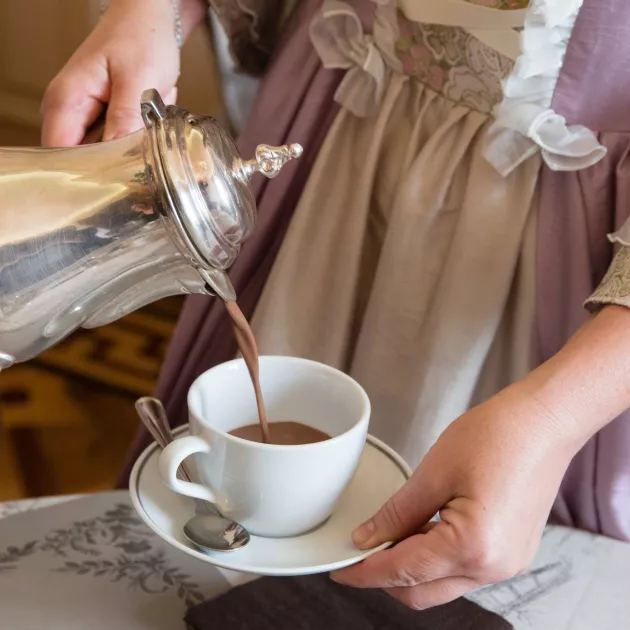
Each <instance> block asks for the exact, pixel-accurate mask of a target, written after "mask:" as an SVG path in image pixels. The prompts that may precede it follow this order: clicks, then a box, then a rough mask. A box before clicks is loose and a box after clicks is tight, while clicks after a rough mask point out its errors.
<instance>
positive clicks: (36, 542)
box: [0, 491, 630, 630]
mask: <svg viewBox="0 0 630 630" xmlns="http://www.w3.org/2000/svg"><path fill="white" fill-rule="evenodd" d="M249 579H251V577H250V576H243V575H241V574H235V573H231V572H229V571H223V570H220V569H217V568H215V567H212V566H211V565H208V564H206V563H203V562H201V561H199V560H197V559H195V558H191V557H190V556H188V555H186V554H184V553H181V552H180V551H178V550H176V549H173V548H171V547H170V546H169V545H167V544H166V543H164V542H163V541H162V540H161V539H160V538H159V537H157V536H156V535H155V534H153V533H152V532H151V531H150V530H149V529H148V528H147V527H146V526H145V525H144V524H143V523H142V521H141V520H140V519H139V518H138V516H137V515H136V513H135V511H134V509H133V507H132V506H131V502H130V499H129V495H128V493H127V492H125V491H117V492H106V493H101V494H94V495H87V496H73V497H53V498H46V499H36V500H27V501H18V502H13V503H4V504H1V503H0V627H2V628H11V629H12V630H37V628H40V627H42V628H43V627H45V628H46V630H57V629H59V630H62V629H63V630H78V629H79V628H80V629H84V628H88V627H89V628H90V630H101V629H103V630H104V629H105V628H107V629H109V628H125V630H178V629H181V630H183V629H184V627H185V626H184V623H183V621H182V619H183V616H184V613H185V610H186V607H187V606H189V605H195V604H196V603H198V602H201V601H203V600H204V599H206V598H211V597H216V596H218V595H220V594H221V593H223V592H225V591H227V590H228V589H230V588H232V587H233V586H234V585H236V584H239V583H242V582H244V581H247V580H249ZM629 594H630V545H629V544H626V543H621V542H618V541H613V540H609V539H606V538H602V537H599V536H593V535H591V534H588V533H585V532H579V531H574V530H569V529H565V528H562V527H551V526H550V527H548V528H547V529H546V530H545V535H544V537H543V540H542V543H541V546H540V549H539V552H538V554H537V557H536V560H535V562H534V564H533V566H532V568H531V570H530V571H528V572H527V573H525V574H524V575H522V576H519V577H517V578H514V579H513V580H509V581H508V582H504V583H502V584H498V585H494V586H489V587H486V588H483V589H480V590H479V591H476V592H475V593H473V594H471V595H470V596H469V597H470V599H472V600H474V601H475V602H477V603H478V604H480V605H482V606H484V607H486V608H488V609H490V610H493V611H494V612H497V613H498V614H501V615H502V616H504V617H505V618H506V619H508V620H509V621H510V622H511V623H512V624H513V626H514V628H515V629H516V630H613V629H614V630H618V629H619V628H623V627H630V597H629Z"/></svg>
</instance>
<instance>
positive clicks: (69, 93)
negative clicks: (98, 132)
mask: <svg viewBox="0 0 630 630" xmlns="http://www.w3.org/2000/svg"><path fill="white" fill-rule="evenodd" d="M73 85H74V82H73V83H67V84H63V83H62V84H51V87H50V89H49V91H47V92H46V96H45V98H44V103H43V106H42V117H43V121H42V144H43V145H44V146H47V147H73V146H76V145H78V144H80V143H81V141H82V140H83V137H84V136H85V133H86V131H87V129H88V128H89V127H91V126H92V124H93V123H94V121H95V120H96V119H97V118H98V116H99V115H100V113H101V112H102V110H103V103H102V101H101V100H100V99H98V98H96V97H95V96H92V95H90V94H86V93H85V92H84V91H82V90H81V89H75V87H73Z"/></svg>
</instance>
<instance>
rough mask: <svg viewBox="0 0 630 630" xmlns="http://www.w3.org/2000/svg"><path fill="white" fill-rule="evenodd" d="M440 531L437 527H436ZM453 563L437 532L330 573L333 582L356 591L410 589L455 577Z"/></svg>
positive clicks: (419, 535) (423, 535)
mask: <svg viewBox="0 0 630 630" xmlns="http://www.w3.org/2000/svg"><path fill="white" fill-rule="evenodd" d="M438 527H439V526H438ZM457 570H458V568H457V564H456V561H455V560H454V559H453V557H452V552H451V549H449V548H448V546H447V544H446V543H445V541H444V539H443V537H441V536H440V535H439V533H438V534H437V535H436V528H434V529H432V530H431V531H429V532H428V533H427V534H418V535H417V536H412V537H411V538H407V539H406V540H404V541H403V542H401V543H400V544H399V545H396V546H395V547H393V548H391V549H386V550H384V551H380V552H378V553H375V554H374V555H372V556H370V557H369V558H366V559H365V560H364V561H363V562H361V563H359V564H355V565H353V566H351V567H347V568H346V569H341V570H340V571H337V572H335V573H333V575H332V576H331V577H332V579H333V580H335V581H336V582H339V583H341V584H347V585H349V586H355V587H358V588H392V587H396V586H400V587H410V586H415V585H416V584H423V583H425V582H431V581H433V580H438V579H441V578H445V577H450V576H452V575H454V574H456V571H457Z"/></svg>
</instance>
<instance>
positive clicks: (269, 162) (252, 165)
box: [237, 144, 303, 179]
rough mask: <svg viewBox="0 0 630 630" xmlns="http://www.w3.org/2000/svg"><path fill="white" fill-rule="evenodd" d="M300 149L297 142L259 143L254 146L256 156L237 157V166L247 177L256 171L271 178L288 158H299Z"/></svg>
mask: <svg viewBox="0 0 630 630" xmlns="http://www.w3.org/2000/svg"><path fill="white" fill-rule="evenodd" d="M302 151H303V149H302V146H301V145H299V144H285V145H283V146H281V147H272V146H270V145H268V144H259V145H258V146H257V147H256V157H255V158H254V159H253V160H245V161H244V160H240V159H239V164H238V165H237V168H238V169H239V170H240V171H241V172H242V173H243V174H244V175H245V177H247V178H250V177H251V176H252V175H253V174H254V173H256V172H258V173H262V174H263V175H265V176H266V177H268V178H269V179H273V178H274V177H275V176H276V175H277V174H278V173H279V172H280V169H281V168H282V167H283V166H284V165H285V164H286V163H287V162H288V161H289V160H293V159H295V158H299V157H300V155H302Z"/></svg>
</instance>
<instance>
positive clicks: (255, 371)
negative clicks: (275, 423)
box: [224, 302, 271, 443]
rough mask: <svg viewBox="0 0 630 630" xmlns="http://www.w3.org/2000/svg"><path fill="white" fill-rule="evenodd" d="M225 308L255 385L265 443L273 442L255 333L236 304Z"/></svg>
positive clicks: (227, 305)
mask: <svg viewBox="0 0 630 630" xmlns="http://www.w3.org/2000/svg"><path fill="white" fill-rule="evenodd" d="M224 304H225V308H226V310H227V312H228V313H229V315H230V317H231V318H232V329H233V330H234V336H235V337H236V344H237V345H238V349H239V350H240V351H241V354H242V355H243V360H244V361H245V365H247V369H248V371H249V376H250V377H251V379H252V384H253V385H254V393H255V394H256V407H257V408H258V420H259V422H260V430H261V432H262V438H263V442H265V443H269V442H271V437H270V435H269V424H268V423H267V412H266V410H265V402H264V400H263V395H262V390H261V388H260V367H259V363H258V347H257V346H256V339H255V337H254V333H253V331H252V329H251V326H250V325H249V322H248V321H247V319H246V318H245V315H243V311H241V309H240V308H239V306H238V304H237V303H236V302H224Z"/></svg>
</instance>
